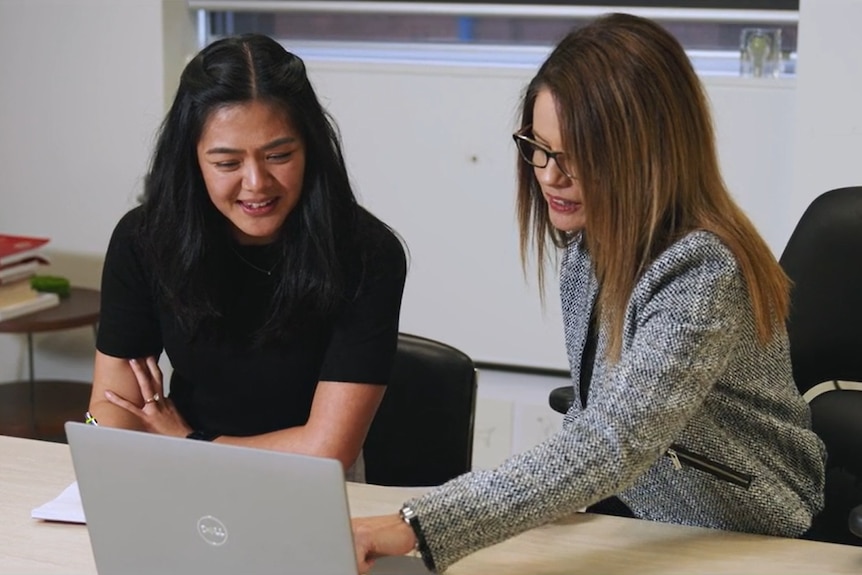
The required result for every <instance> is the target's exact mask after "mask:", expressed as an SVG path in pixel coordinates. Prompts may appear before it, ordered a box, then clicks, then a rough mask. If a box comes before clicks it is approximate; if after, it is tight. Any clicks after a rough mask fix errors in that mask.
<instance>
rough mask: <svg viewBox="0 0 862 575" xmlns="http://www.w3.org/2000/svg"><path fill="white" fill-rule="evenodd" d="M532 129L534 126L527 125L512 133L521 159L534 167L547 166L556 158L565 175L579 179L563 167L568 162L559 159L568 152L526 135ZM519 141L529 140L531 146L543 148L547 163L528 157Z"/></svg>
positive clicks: (555, 160) (558, 166) (572, 178)
mask: <svg viewBox="0 0 862 575" xmlns="http://www.w3.org/2000/svg"><path fill="white" fill-rule="evenodd" d="M531 129H532V126H527V127H525V128H522V129H521V130H519V131H517V132H515V133H514V134H512V139H513V140H514V141H515V147H516V148H518V155H519V156H521V159H523V160H524V161H525V162H527V164H528V165H530V166H533V167H534V168H547V167H548V164H549V163H551V160H554V162H555V163H556V164H557V168H559V170H560V171H561V172H562V173H563V175H565V176H566V177H567V178H569V179H571V180H577V179H578V178H577V177H575V176H573V175H572V174H570V173H569V172H568V171H566V169H565V168H564V167H563V166H565V165H566V163H565V162H562V163H561V162H560V161H559V160H558V159H557V158H558V157H559V156H565V155H566V153H565V152H563V151H562V150H552V149H551V148H549V147H548V146H546V145H544V144H543V143H541V142H537V141H536V140H534V139H533V138H530V137H528V136H527V135H526V133H527V132H529V131H530V130H531ZM519 141H522V142H527V143H528V144H530V145H531V146H534V147H536V148H538V149H540V150H542V151H543V152H544V153H545V163H544V164H537V163H536V162H534V161H533V158H528V157H527V156H526V155H525V154H524V150H522V149H521V146H520V144H519V143H518V142H519Z"/></svg>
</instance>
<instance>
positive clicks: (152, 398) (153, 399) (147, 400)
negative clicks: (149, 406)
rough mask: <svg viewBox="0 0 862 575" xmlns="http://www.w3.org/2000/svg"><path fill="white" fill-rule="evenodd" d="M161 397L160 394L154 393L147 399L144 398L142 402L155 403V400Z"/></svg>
mask: <svg viewBox="0 0 862 575" xmlns="http://www.w3.org/2000/svg"><path fill="white" fill-rule="evenodd" d="M161 398H162V396H161V395H159V394H158V393H156V394H155V395H153V396H152V397H151V398H149V399H145V400H144V403H145V404H146V403H156V402H157V401H159V400H160V399H161Z"/></svg>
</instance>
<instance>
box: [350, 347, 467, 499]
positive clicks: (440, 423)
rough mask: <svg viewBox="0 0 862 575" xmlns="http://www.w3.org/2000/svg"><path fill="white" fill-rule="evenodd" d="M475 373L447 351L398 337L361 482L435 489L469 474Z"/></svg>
mask: <svg viewBox="0 0 862 575" xmlns="http://www.w3.org/2000/svg"><path fill="white" fill-rule="evenodd" d="M475 407H476V368H475V366H474V365H473V360H472V359H470V357H468V356H467V355H466V354H464V353H462V352H461V351H459V350H457V349H455V348H454V347H451V346H449V345H446V344H443V343H440V342H437V341H433V340H430V339H426V338H423V337H418V336H415V335H408V334H404V333H402V334H399V336H398V352H397V353H396V355H395V362H394V365H393V367H392V375H391V377H390V379H389V386H388V388H387V390H386V395H385V396H384V397H383V402H382V403H381V404H380V408H379V409H378V411H377V415H376V416H375V417H374V421H373V422H372V424H371V429H370V430H369V432H368V437H367V438H366V440H365V446H364V448H363V452H364V455H365V480H366V481H367V482H368V483H373V484H377V485H393V486H425V485H439V484H441V483H444V482H446V481H448V480H449V479H452V478H454V477H457V476H458V475H461V474H462V473H465V472H467V471H469V470H470V467H471V465H472V460H473V421H474V414H475Z"/></svg>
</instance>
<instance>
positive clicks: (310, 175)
mask: <svg viewBox="0 0 862 575" xmlns="http://www.w3.org/2000/svg"><path fill="white" fill-rule="evenodd" d="M254 100H257V101H263V102H266V103H267V104H270V105H274V106H277V107H279V108H281V109H283V110H284V112H285V113H286V114H287V115H288V117H289V118H290V120H291V121H292V123H293V125H294V126H296V128H297V129H298V130H299V132H300V135H301V137H302V139H303V142H304V144H305V156H306V166H305V177H304V181H303V187H302V192H301V195H300V199H299V202H298V204H297V205H296V207H295V208H294V209H293V211H292V212H291V213H290V215H289V216H288V218H287V220H286V221H285V223H284V225H283V227H282V230H281V232H280V233H279V235H278V239H277V240H276V244H277V245H276V246H275V249H276V250H277V251H278V252H280V257H281V265H280V266H278V267H276V270H278V271H275V272H274V275H275V276H276V277H275V283H276V285H275V289H274V292H273V299H272V309H271V313H270V314H269V317H268V319H267V321H266V323H265V324H264V325H263V326H262V327H261V328H260V330H258V332H257V336H259V337H260V338H263V339H264V340H266V339H270V338H272V337H278V336H281V335H284V332H285V329H286V327H285V326H286V325H287V324H288V322H287V321H286V320H287V319H296V317H297V316H303V317H318V318H319V317H326V316H327V315H329V314H331V313H332V312H333V311H334V310H335V309H336V308H337V307H338V306H339V304H340V303H341V302H342V301H343V299H344V297H345V292H346V287H347V286H346V284H345V282H346V280H345V266H346V265H347V264H348V262H347V258H349V256H348V255H347V254H348V253H349V252H351V244H352V243H353V242H354V240H355V238H354V235H355V233H356V227H357V226H356V217H357V212H358V206H357V203H356V198H355V196H354V193H353V190H352V189H351V186H350V182H349V178H348V175H347V170H346V167H345V165H344V158H343V156H342V152H341V144H340V138H339V134H338V132H337V130H336V128H335V125H334V122H333V121H332V120H331V118H330V117H329V115H328V114H327V112H326V111H325V110H324V109H323V107H322V106H321V104H320V102H319V101H318V99H317V96H316V95H315V93H314V89H313V88H312V86H311V83H310V82H309V79H308V76H307V74H306V70H305V65H304V63H303V62H302V60H301V59H300V58H299V57H298V56H296V55H294V54H291V53H290V52H288V51H286V50H285V49H284V48H283V47H282V46H281V45H280V44H279V43H278V42H276V41H274V40H273V39H271V38H268V37H267V36H263V35H260V34H245V35H241V36H235V37H229V38H225V39H221V40H218V41H216V42H213V43H212V44H210V45H209V46H207V47H206V48H204V49H203V50H202V51H201V52H200V53H198V54H197V55H196V56H195V57H194V59H192V60H191V61H190V62H189V63H188V65H187V66H186V67H185V69H184V70H183V73H182V76H181V77H180V84H179V88H178V89H177V93H176V96H175V98H174V101H173V104H172V105H171V108H170V110H169V111H168V113H167V116H166V117H165V119H164V121H163V122H162V125H161V129H160V132H159V135H158V140H157V143H156V146H155V150H154V152H153V156H152V160H151V164H150V169H149V173H148V174H147V177H146V180H145V184H144V195H143V201H142V204H143V206H142V210H143V214H144V215H143V220H142V227H141V234H140V242H141V246H142V249H143V252H144V254H145V255H146V257H147V259H148V262H149V265H150V269H152V270H153V271H154V278H153V279H154V281H155V282H156V284H157V288H158V293H159V294H160V297H161V298H162V299H163V302H162V303H163V304H166V305H167V306H168V307H169V309H170V310H171V312H172V313H173V314H175V316H176V318H177V320H178V321H179V323H180V325H181V326H183V328H184V329H185V330H187V331H189V332H190V333H192V334H194V333H195V332H197V330H198V329H199V328H201V326H202V325H205V324H207V325H208V324H209V323H210V322H214V323H215V325H217V324H218V321H219V319H220V318H222V317H223V316H224V312H225V309H224V308H225V305H226V303H225V299H224V293H223V287H222V286H221V283H222V282H220V281H219V279H218V278H219V271H220V269H221V268H223V267H224V266H223V257H224V254H225V253H226V252H225V248H226V247H227V246H228V245H229V244H228V243H227V242H229V241H231V240H230V237H229V233H228V231H227V230H228V227H227V224H226V221H225V218H224V217H223V216H222V215H221V214H220V213H219V212H218V210H217V209H216V208H215V206H214V205H213V204H212V202H211V201H210V199H209V195H208V193H207V190H206V186H205V184H204V180H203V176H202V174H201V170H200V166H199V164H198V157H197V144H198V140H199V139H200V137H201V134H202V131H203V128H204V125H205V123H206V121H207V119H208V118H209V116H210V115H211V114H212V113H213V111H215V110H217V109H219V108H221V107H224V106H229V105H233V104H239V103H245V102H250V101H254ZM374 221H375V222H376V223H380V222H379V221H377V220H374ZM380 225H383V224H382V223H380ZM294 323H295V322H294Z"/></svg>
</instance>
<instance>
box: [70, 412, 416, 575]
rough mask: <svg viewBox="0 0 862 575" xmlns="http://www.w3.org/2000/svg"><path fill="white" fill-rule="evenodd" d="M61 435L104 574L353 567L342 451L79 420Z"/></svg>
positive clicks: (325, 574)
mask: <svg viewBox="0 0 862 575" xmlns="http://www.w3.org/2000/svg"><path fill="white" fill-rule="evenodd" d="M66 436H67V438H68V441H69V447H70V449H71V452H72V461H73V464H74V468H75V474H76V476H77V480H78V488H79V490H80V493H81V502H82V504H83V508H84V515H85V516H86V520H87V528H88V530H89V533H90V543H91V545H92V548H93V555H94V558H95V562H96V568H97V570H98V572H99V574H100V575H137V574H141V575H144V574H146V575H152V574H153V573H201V574H208V575H236V574H238V573H243V574H255V573H261V574H264V573H265V574H270V573H280V574H284V575H293V574H296V575H300V574H301V575H342V574H343V575H354V574H355V573H356V559H355V555H354V549H353V534H352V532H351V528H350V520H349V511H348V504H347V494H346V489H345V484H344V474H343V471H342V468H341V464H340V463H339V462H338V461H336V460H333V459H323V458H318V457H310V456H304V455H296V454H288V453H282V452H275V451H266V450H261V449H249V448H242V447H235V446H229V445H220V444H215V443H209V442H204V441H191V440H187V439H180V438H173V437H165V436H160V435H155V434H150V433H141V432H136V431H127V430H122V429H112V428H107V427H99V426H92V425H84V424H82V423H75V422H68V423H66ZM411 560H412V561H411ZM420 567H421V561H416V560H415V558H392V561H382V562H380V563H379V565H378V566H377V567H376V568H375V570H374V571H373V573H375V574H377V573H393V574H395V573H398V572H401V571H402V570H403V571H404V572H407V573H414V572H415V573H419V572H424V573H427V571H425V569H424V567H421V569H420Z"/></svg>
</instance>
